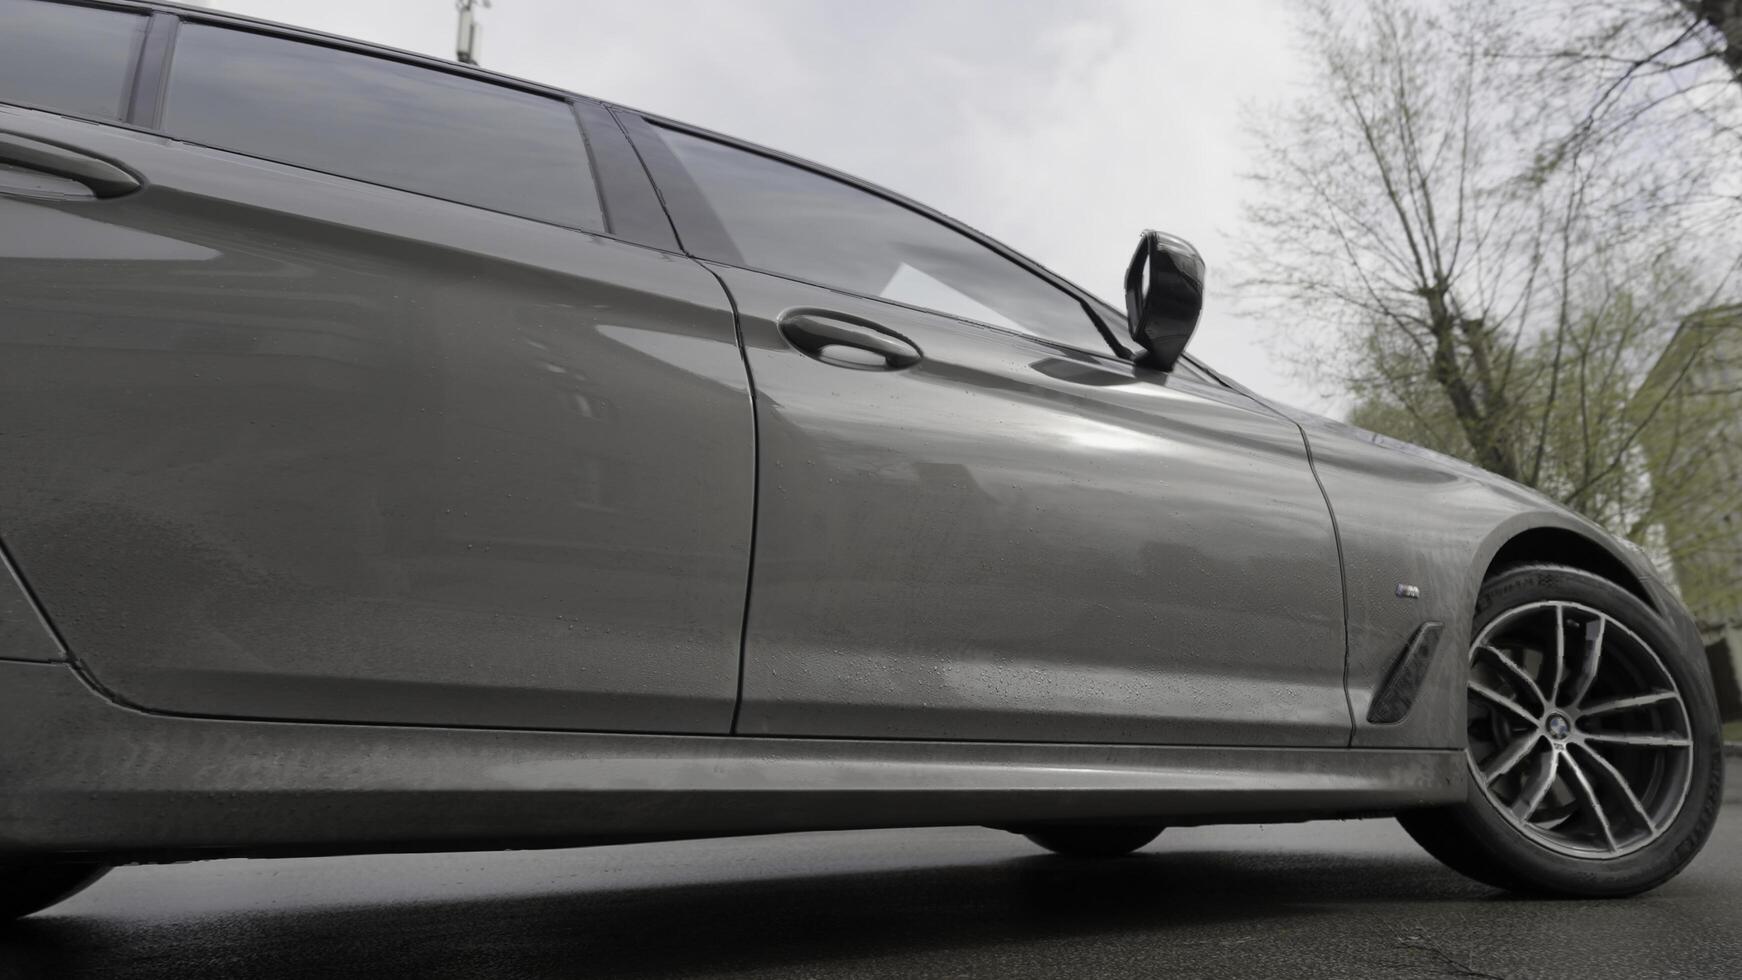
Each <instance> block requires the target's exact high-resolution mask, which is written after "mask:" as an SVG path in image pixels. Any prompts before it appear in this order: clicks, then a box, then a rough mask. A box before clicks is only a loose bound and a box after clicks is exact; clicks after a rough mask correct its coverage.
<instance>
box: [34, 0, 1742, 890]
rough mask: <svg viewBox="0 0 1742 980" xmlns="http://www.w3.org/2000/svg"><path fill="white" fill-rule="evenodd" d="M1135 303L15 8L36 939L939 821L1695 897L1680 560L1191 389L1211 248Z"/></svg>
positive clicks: (1142, 248) (558, 122) (56, 9)
mask: <svg viewBox="0 0 1742 980" xmlns="http://www.w3.org/2000/svg"><path fill="white" fill-rule="evenodd" d="M1119 271H1120V270H1116V269H1110V270H1108V273H1109V279H1112V278H1114V277H1115V276H1116V275H1117V274H1118V273H1119ZM1125 272H1126V286H1127V289H1126V293H1127V295H1126V300H1127V302H1126V308H1125V309H1123V310H1120V309H1114V308H1112V307H1110V306H1108V305H1107V304H1105V303H1103V302H1102V301H1100V300H1098V299H1096V298H1095V297H1093V296H1091V295H1089V294H1088V293H1086V292H1084V291H1083V290H1081V289H1079V288H1077V287H1076V286H1074V285H1072V284H1071V283H1069V282H1066V281H1064V280H1063V279H1061V278H1059V277H1058V276H1056V275H1054V274H1052V273H1050V272H1048V271H1047V270H1046V269H1044V268H1042V267H1040V266H1039V265H1037V264H1035V263H1034V262H1032V261H1030V260H1028V259H1026V258H1024V257H1023V256H1021V255H1019V254H1017V253H1015V252H1013V251H1011V250H1010V249H1008V248H1006V247H1004V246H1003V245H1000V244H998V243H997V242H995V241H992V240H991V239H989V238H987V237H986V236H984V235H982V234H980V233H978V232H976V231H974V230H973V229H971V228H967V227H964V226H963V225H961V224H959V223H957V222H955V221H952V220H950V219H949V218H947V217H944V216H943V215H940V214H938V213H936V212H934V211H931V210H929V209H927V208H925V207H923V206H921V205H918V204H915V203H914V202H912V201H908V200H905V199H903V198H902V197H900V196H898V195H895V194H892V193H889V192H888V191H885V190H882V189H880V188H877V187H874V186H871V185H869V184H866V183H864V182H862V181H858V180H856V179H854V178H851V177H848V176H845V175H843V174H839V173H836V172H834V171H831V170H829V169H827V168H824V167H819V166H817V165H815V164H811V163H807V162H805V161H802V160H797V159H793V158H791V157H789V156H786V155H783V154H780V153H776V152H773V151H770V150H767V149H765V148H762V147H757V146H752V145H749V144H746V143H743V142H741V141H738V140H734V139H731V138H728V137H724V136H720V135H717V134H714V133H710V132H706V131H703V130H700V129H697V128H695V127H693V126H688V125H685V124H683V123H679V122H674V121H672V120H669V119H662V118H658V117H655V116H651V115H648V114H646V113H643V112H638V111H635V110H631V109H626V108H623V107H621V106H615V105H608V104H604V103H601V102H598V101H595V100H592V99H588V98H585V97H582V96H577V95H574V94H572V93H568V92H563V91H558V90H555V89H551V88H547V87H545V86H541V85H536V84H532V83H528V82H524V81H519V80H516V79H512V78H505V77H502V76H498V75H495V74H491V73H488V72H483V71H479V70H476V69H472V68H467V67H463V66H458V65H454V64H448V63H445V62H441V61H436V60H432V59H429V58H423V57H419V56H416V55H412V54H407V53H404V52H399V51H392V50H385V49H381V48H377V47H373V46H369V45H363V44H358V43H355V42H352V41H348V40H344V39H341V38H336V37H330V36H325V35H320V34H314V33H310V32H307V31H300V30H295V29H291V28H285V27H281V26H277V25H273V24H267V23H262V22H259V21H254V20H248V19H243V18H238V17H233V16H227V15H224V14H219V13H214V12H212V11H208V10H201V9H194V8H180V7H172V6H163V5H157V4H149V3H129V2H122V0H105V2H102V3H94V2H93V3H83V2H48V0H0V474H4V476H3V477H0V539H3V541H4V546H5V549H4V563H3V564H0V787H4V793H3V794H0V862H4V863H3V865H0V912H4V913H5V914H7V915H12V916H15V915H23V914H28V913H30V912H32V911H35V910H37V909H40V908H43V907H45V906H47V905H49V904H51V903H53V902H55V901H57V900H59V899H60V898H63V897H65V896H66V895H68V894H70V893H72V892H73V891H76V890H77V889H79V888H80V887H83V886H84V885H85V884H88V883H89V882H90V881H91V880H93V879H94V878H95V877H96V876H98V875H100V874H101V873H102V872H103V871H104V870H105V869H106V868H108V867H109V866H112V865H115V864H120V863H128V862H154V861H182V860H190V859H198V858H211V857H233V856H274V855H298V854H340V853H358V852H372V851H414V850H438V849H439V850H450V849H463V848H479V849H482V848H509V847H514V848H518V847H567V846H574V845H582V844H595V843H622V842H632V841H653V840H669V839H677V838H692V837H708V836H721V835H734V834H761V833H774V832H783V831H798V830H818V829H846V828H863V827H903V826H935V825H984V826H988V827H993V828H999V829H1003V830H1009V831H1013V832H1016V833H1021V834H1026V835H1028V836H1029V837H1030V838H1031V839H1033V840H1034V841H1035V842H1036V843H1037V844H1039V845H1040V846H1042V847H1045V848H1048V849H1050V850H1053V851H1057V852H1059V853H1061V854H1064V855H1072V856H1079V857H1091V856H1104V855H1114V854H1121V853H1124V852H1127V851H1131V850H1134V849H1136V848H1138V847H1141V846H1143V845H1144V844H1146V843H1147V842H1148V841H1150V840H1151V839H1152V838H1154V837H1155V835H1156V834H1157V833H1158V832H1160V831H1161V829H1162V828H1163V827H1164V826H1172V825H1185V824H1199V823H1217V822H1254V821H1267V822H1269V821H1281V820H1306V819H1313V818H1320V817H1336V816H1353V815H1378V814H1397V815H1398V816H1399V818H1400V819H1401V820H1402V821H1403V823H1404V826H1405V827H1407V828H1408V830H1409V832H1410V833H1411V834H1413V835H1414V836H1415V837H1416V839H1417V840H1419V841H1420V842H1421V843H1422V844H1423V845H1424V846H1425V847H1426V848H1427V849H1428V850H1430V851H1431V852H1433V853H1434V854H1435V855H1437V856H1439V857H1440V858H1442V859H1443V860H1444V861H1445V862H1446V863H1448V864H1450V865H1451V866H1453V867H1454V868H1457V869H1458V870H1459V871H1462V872H1464V873H1466V874H1468V875H1470V876H1472V877H1475V878H1477V879H1480V880H1482V881H1484V882H1488V883H1491V884H1493V885H1496V886H1500V887H1504V888H1510V889H1517V890H1522V891H1530V892H1539V893H1555V894H1573V895H1621V894H1628V893H1633V892H1638V891H1641V890H1643V889H1647V888H1651V887H1653V886H1655V885H1657V884H1659V883H1661V882H1663V881H1665V880H1666V879H1668V878H1669V877H1671V876H1672V875H1674V874H1675V873H1676V872H1677V871H1678V870H1680V868H1681V867H1682V866H1683V865H1684V864H1685V863H1686V862H1688V861H1689V860H1690V859H1691V858H1692V857H1693V855H1694V854H1695V853H1696V852H1697V851H1698V850H1699V848H1700V846H1701V845H1702V844H1703V843H1704V841H1705V839H1706V837H1707V834H1708V833H1709V831H1710V830H1711V828H1712V824H1713V820H1714V818H1715V815H1716V812H1717V809H1718V804H1719V800H1720V799H1721V797H1722V787H1721V785H1720V784H1721V780H1722V772H1723V768H1722V765H1721V764H1720V758H1719V754H1720V743H1719V733H1718V725H1717V721H1716V716H1717V713H1716V708H1715V701H1714V696H1713V691H1712V686H1711V680H1710V677H1709V674H1708V670H1707V668H1706V666H1705V664H1704V659H1703V656H1702V655H1701V651H1700V647H1699V643H1698V637H1697V634H1696V632H1695V628H1694V624H1693V623H1692V621H1691V620H1690V618H1689V616H1688V614H1687V613H1686V612H1685V611H1684V610H1683V608H1682V607H1681V605H1680V604H1679V603H1678V601H1677V600H1676V598H1675V597H1674V595H1673V594H1672V593H1671V591H1670V590H1669V589H1668V588H1667V587H1666V586H1665V585H1664V584H1663V583H1662V582H1661V581H1660V580H1659V578H1658V577H1657V575H1656V574H1655V573H1654V572H1653V571H1652V568H1651V566H1650V564H1649V563H1648V562H1647V561H1646V560H1645V559H1644V558H1643V556H1642V555H1640V554H1639V553H1638V552H1637V551H1636V550H1635V549H1633V548H1632V547H1631V546H1628V545H1626V544H1624V543H1623V542H1620V541H1618V540H1617V539H1615V538H1613V537H1611V536H1610V535H1608V534H1606V533H1605V532H1604V531H1603V530H1601V529H1600V528H1598V527H1596V526H1594V525H1592V524H1591V523H1589V522H1588V521H1585V520H1583V519H1581V518H1580V517H1578V516H1576V515H1574V514H1572V513H1569V512H1568V511H1567V510H1565V509H1563V508H1562V507H1559V506H1557V505H1555V504H1554V503H1552V502H1550V501H1549V500H1547V499H1545V498H1543V497H1541V496H1539V495H1538V494H1536V493H1534V492H1532V491H1530V490H1527V489H1524V488H1522V487H1519V486H1517V485H1514V484H1512V483H1509V482H1507V481H1505V480H1502V479H1499V478H1497V477H1495V476H1492V475H1490V474H1487V473H1484V472H1482V471H1480V470H1477V469H1474V468H1472V467H1469V466H1466V465H1464V464H1461V463H1458V462H1456V461H1454V460H1451V459H1447V458H1444V457H1441V456H1437V455H1435V454H1433V453H1429V452H1427V451H1424V450H1421V449H1418V448H1415V447H1412V446H1408V445H1404V444H1399V443H1396V442H1393V441H1390V440H1387V439H1385V438H1382V437H1380V436H1377V435H1374V434H1372V433H1368V432H1364V431H1361V430H1358V429H1354V428H1351V427H1348V426H1345V425H1341V424H1338V423H1336V422H1332V421H1329V420H1326V419H1323V418H1318V417H1314V416H1311V415H1307V414H1303V413H1300V412H1297V411H1293V410H1291V409H1289V408H1287V407H1284V406H1281V405H1276V404H1273V403H1271V402H1269V401H1267V400H1266V399H1264V398H1263V397H1261V396H1259V395H1256V394H1254V393H1253V392H1250V391H1248V390H1246V389H1244V388H1242V387H1241V386H1239V385H1238V384H1235V383H1234V382H1232V381H1230V380H1228V379H1227V378H1226V377H1224V376H1223V375H1222V374H1220V373H1219V372H1217V371H1214V370H1212V369H1211V368H1209V367H1207V366H1205V365H1203V364H1201V363H1199V362H1197V361H1194V360H1193V359H1192V358H1191V357H1189V356H1186V355H1185V354H1184V353H1183V348H1184V346H1185V341H1186V340H1187V338H1188V337H1189V336H1190V333H1191V330H1192V328H1193V326H1194V325H1195V323H1196V320H1197V315H1198V309H1199V306H1200V304H1201V300H1202V288H1203V281H1204V274H1203V265H1202V262H1201V261H1200V260H1199V259H1198V257H1197V255H1196V254H1195V253H1194V252H1193V251H1192V250H1191V248H1190V246H1188V245H1186V244H1185V243H1183V242H1181V241H1179V240H1178V239H1174V238H1171V237H1168V236H1165V235H1159V234H1155V233H1147V234H1145V235H1144V236H1143V237H1142V239H1141V243H1140V245H1139V248H1138V251H1137V254H1136V255H1135V256H1134V258H1133V261H1132V264H1131V266H1130V268H1129V269H1128V270H1125Z"/></svg>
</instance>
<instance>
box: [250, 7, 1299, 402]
mask: <svg viewBox="0 0 1742 980" xmlns="http://www.w3.org/2000/svg"><path fill="white" fill-rule="evenodd" d="M219 5H220V6H222V7H224V8H226V9H229V10H234V11H236V12H240V13H247V14H252V15H255V16H261V17H265V18H268V19H273V20H283V21H288V22H292V23H297V24H300V25H303V26H307V27H313V28H316V29H319V30H325V31H330V32H333V33H336V34H343V35H347V36H353V37H359V38H362V39H364V40H369V41H374V42H377V43H384V44H390V45H393V46H395V47H401V48H407V49H410V50H414V51H420V52H423V53H426V54H432V55H437V56H441V57H451V56H452V45H453V35H454V22H455V15H454V11H453V7H452V5H451V4H450V3H448V2H446V0H376V2H371V3H358V2H355V0H295V2H293V0H219ZM480 21H481V23H482V24H483V25H484V36H483V44H482V47H481V55H482V61H483V63H484V64H485V65H486V66H487V67H490V68H493V69H496V70H499V71H504V72H507V73H509V74H513V75H520V76H523V77H527V78H532V79H536V80H538V81H541V82H546V83H550V84H554V85H559V86H562V87H564V88H569V89H573V90H575V91H578V92H583V93H586V94H588V95H593V96H596V97H598V98H602V99H608V100H611V101H615V102H620V103H623V104H626V105H631V106H635V107H638V108H642V109H646V110H648V111H650V112H657V113H660V114H662V115H667V116H671V117H674V118H678V119H683V120H684V121H686V122H690V123H694V124H696V125H700V126H706V127H709V128H712V129H717V130H720V131H723V132H728V133H731V134H732V135H734V136H740V137H743V138H745V139H750V140H754V141H756V142H760V143H764V144H767V145H769V146H773V147H776V148H778V149H782V150H786V151H789V152H792V153H796V154H798V155H800V156H804V157H808V158H811V159H814V160H816V161H818V162H820V163H825V164H828V165H830V166H833V167H836V168H838V169H841V170H844V171H847V172H849V173H853V174H856V175H859V176H861V177H864V178H866V179H869V180H872V181H875V182H877V183H881V184H884V185H886V186H888V187H890V188H892V189H894V190H896V191H899V192H901V193H904V194H907V195H909V196H911V197H913V198H916V199H918V200H920V201H923V202H925V203H927V204H929V205H932V206H933V207H936V208H937V209H938V210H940V211H943V212H945V213H947V214H950V215H953V216H955V217H957V218H959V219H961V220H963V221H966V222H967V223H969V224H971V225H974V226H975V227H978V228H981V229H983V230H985V231H986V232H988V233H989V234H991V235H993V236H994V237H996V238H999V239H1001V240H1003V241H1005V242H1007V243H1008V244H1010V245H1011V246H1012V247H1014V248H1016V249H1018V250H1019V251H1022V252H1024V253H1026V254H1028V255H1030V256H1033V257H1034V258H1036V259H1038V260H1040V261H1041V262H1043V263H1045V264H1046V265H1048V266H1050V267H1052V268H1053V269H1055V270H1056V271H1058V272H1059V273H1060V274H1062V275H1064V276H1065V277H1067V278H1069V279H1071V280H1073V281H1075V282H1077V283H1080V284H1081V285H1083V286H1084V287H1085V288H1087V289H1089V290H1091V291H1093V292H1096V293H1099V294H1101V295H1103V296H1107V297H1108V298H1112V299H1117V290H1118V282H1119V278H1120V275H1121V274H1122V272H1123V269H1124V263H1125V261H1126V259H1127V258H1128V257H1129V254H1130V249H1131V246H1132V244H1133V243H1134V242H1135V241H1136V236H1137V233H1138V232H1139V231H1140V230H1142V229H1143V228H1146V227H1155V228H1161V229H1163V230H1166V231H1171V232H1174V233H1176V234H1180V235H1183V236H1185V237H1186V238H1188V239H1190V240H1191V241H1193V242H1194V243H1196V244H1197V245H1198V247H1199V248H1200V249H1201V250H1202V251H1203V253H1204V255H1205V257H1206V259H1207V260H1208V263H1209V266H1210V299H1209V303H1208V306H1207V308H1206V311H1205V316H1204V320H1203V322H1202V325H1201V326H1200V328H1199V332H1198V335H1197V337H1196V338H1195V339H1194V340H1193V342H1192V347H1191V349H1192V350H1193V351H1194V352H1195V353H1197V354H1198V355H1199V356H1201V357H1203V358H1204V359H1205V360H1206V361H1208V362H1209V363H1211V364H1212V365H1215V366H1217V367H1219V368H1221V369H1222V370H1225V371H1227V372H1229V373H1231V374H1232V375H1233V376H1235V377H1237V378H1239V379H1240V380H1242V381H1243V382H1245V383H1246V384H1248V385H1250V386H1252V387H1254V388H1256V389H1258V390H1260V391H1264V392H1267V393H1270V394H1274V395H1276V396H1277V397H1280V398H1282V399H1284V400H1287V401H1291V402H1294V403H1296V404H1301V405H1304V406H1307V407H1324V406H1325V405H1327V404H1329V400H1328V399H1326V398H1324V397H1322V396H1319V395H1317V394H1315V393H1314V392H1313V391H1312V390H1311V389H1310V388H1308V387H1307V386H1306V385H1304V384H1303V383H1301V382H1299V381H1296V380H1294V378H1293V377H1292V376H1291V374H1290V372H1289V371H1288V369H1287V365H1286V364H1284V363H1283V362H1282V360H1281V358H1280V357H1273V356H1272V354H1271V353H1270V351H1271V349H1272V348H1274V347H1277V346H1279V345H1277V344H1276V343H1275V341H1276V337H1277V334H1276V333H1275V332H1274V331H1273V330H1272V329H1269V328H1267V327H1266V326H1264V325H1261V324H1259V323H1256V322H1254V321H1253V320H1251V319H1250V318H1248V317H1245V316H1242V315H1241V314H1240V313H1239V312H1238V311H1237V310H1235V309H1234V308H1233V304H1232V302H1231V291H1230V290H1229V288H1228V285H1227V283H1228V280H1229V278H1230V277H1229V275H1228V273H1229V269H1228V265H1227V261H1228V256H1229V255H1230V254H1231V253H1232V251H1233V249H1232V247H1231V244H1232V241H1233V236H1234V235H1235V234H1237V233H1238V230H1239V227H1238V225H1239V214H1240V202H1241V199H1242V195H1243V194H1244V193H1246V188H1245V187H1244V185H1243V184H1242V182H1241V180H1240V179H1239V174H1240V172H1241V171H1242V170H1244V169H1245V162H1244V159H1243V157H1242V147H1243V145H1244V140H1243V139H1242V137H1241V130H1240V125H1241V112H1240V110H1241V106H1242V104H1243V103H1245V102H1250V101H1254V100H1267V99H1271V98H1273V97H1274V96H1275V95H1276V94H1277V91H1278V89H1279V88H1281V87H1283V86H1286V85H1287V84H1289V81H1290V79H1291V78H1292V75H1293V71H1294V66H1295V64H1296V56H1295V53H1294V51H1293V49H1292V47H1291V34H1290V23H1289V15H1288V12H1287V10H1286V9H1285V7H1284V5H1283V4H1282V3H1281V2H1280V0H1218V2H1217V3H1215V4H1206V3H1197V2H1193V3H1186V2H1165V0H1105V2H1083V3H1076V4H1064V3H1050V2H1018V0H958V2H949V3H945V2H936V0H876V2H838V3H829V2H799V0H735V2H732V3H720V2H706V0H665V2H659V3H652V2H643V3H567V2H561V0H497V2H496V4H495V6H493V7H492V8H490V9H488V10H484V11H481V13H480ZM1218 273H1220V276H1218ZM1218 285H1220V288H1218ZM1120 305H1122V304H1120ZM1286 326H1287V325H1286V324H1281V325H1277V329H1283V328H1286Z"/></svg>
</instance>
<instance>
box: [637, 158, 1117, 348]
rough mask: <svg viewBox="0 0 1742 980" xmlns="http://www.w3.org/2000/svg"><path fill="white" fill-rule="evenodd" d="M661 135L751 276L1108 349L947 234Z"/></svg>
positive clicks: (1072, 305)
mask: <svg viewBox="0 0 1742 980" xmlns="http://www.w3.org/2000/svg"><path fill="white" fill-rule="evenodd" d="M660 132H661V135H662V136H663V137H664V138H665V141H666V143H667V144H668V145H669V146H670V147H671V149H672V152H673V153H675V154H676V155H677V158H678V160H679V162H681V163H682V164H683V165H684V168H685V169H686V170H687V171H688V172H689V173H690V175H691V177H692V178H694V180H695V182H696V184H697V185H698V186H699V187H700V188H701V192H702V196H703V197H705V198H707V201H708V203H709V204H710V205H711V206H712V207H713V209H714V212H715V213H716V214H718V215H719V217H720V220H721V222H722V223H724V224H725V226H726V234H727V236H728V237H729V238H731V240H732V243H733V244H734V245H736V246H737V248H738V253H739V255H741V256H742V257H743V260H744V262H745V264H747V265H750V266H752V267H754V268H758V269H764V270H767V271H769V272H775V273H780V274H782V275H789V276H793V277H794V278H798V279H804V280H807V281H810V282H814V283H818V284H821V285H825V286H836V287H839V288H841V289H847V290H851V291H853V292H856V293H862V294H865V295H867V296H880V297H883V298H884V299H891V300H895V301H897V302H901V303H907V304H910V305H912V306H920V307H924V308H926V309H930V310H937V311H939V312H941V313H948V314H951V315H953V316H959V317H965V318H967V319H970V320H978V321H979V322H981V323H990V324H994V325H997V326H1001V327H1010V328H1013V329H1017V330H1021V331H1023V332H1024V333H1030V334H1033V335H1035V336H1038V337H1044V338H1046V339H1048V340H1056V341H1059V342H1061V343H1066V344H1072V345H1074V346H1077V347H1088V348H1094V349H1100V348H1103V347H1104V346H1105V345H1104V344H1103V343H1102V341H1101V335H1100V334H1099V332H1097V331H1096V330H1095V325H1094V323H1093V322H1092V321H1090V319H1089V316H1088V314H1087V313H1086V312H1084V310H1083V307H1082V304H1080V303H1078V302H1077V300H1076V299H1074V298H1073V297H1071V296H1070V295H1069V294H1068V293H1065V292H1063V291H1062V290H1060V289H1058V288H1056V287H1054V286H1053V285H1052V284H1050V283H1048V282H1047V281H1046V280H1044V279H1041V278H1040V277H1038V276H1036V275H1034V274H1033V273H1032V272H1029V271H1028V270H1027V269H1025V268H1023V267H1022V266H1020V265H1018V264H1017V263H1015V262H1012V261H1010V260H1009V259H1007V258H1005V257H1004V256H1002V255H999V254H998V253H997V252H994V251H992V250H991V249H989V248H987V247H986V246H984V245H982V244H980V243H979V242H977V241H974V240H973V239H972V238H969V237H967V236H965V235H962V234H960V233H958V232H956V231H955V230H954V229H952V228H950V227H949V226H947V225H944V224H940V223H939V222H936V221H933V220H932V219H930V218H928V217H926V216H925V215H922V214H920V213H918V212H916V211H912V210H909V209H908V208H905V207H902V206H901V205H899V204H896V203H894V202H892V201H888V200H885V199H883V198H881V197H878V196H877V195H875V194H872V193H870V192H868V191H864V190H861V189H859V188H857V187H854V186H852V185H851V184H846V183H843V182H841V181H838V180H834V179H832V178H829V177H824V176H822V175H821V174H816V173H812V172H811V171H809V170H805V169H803V168H800V167H795V166H792V165H791V164H786V163H782V162H780V161H778V160H773V159H770V158H768V157H764V156H761V155H759V154H755V153H750V152H747V151H744V150H740V149H738V148H736V147H732V146H727V145H725V144H723V143H717V142H715V141H713V140H708V139H702V138H700V137H696V136H690V135H688V134H686V133H679V132H675V131H672V130H661V131H660Z"/></svg>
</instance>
